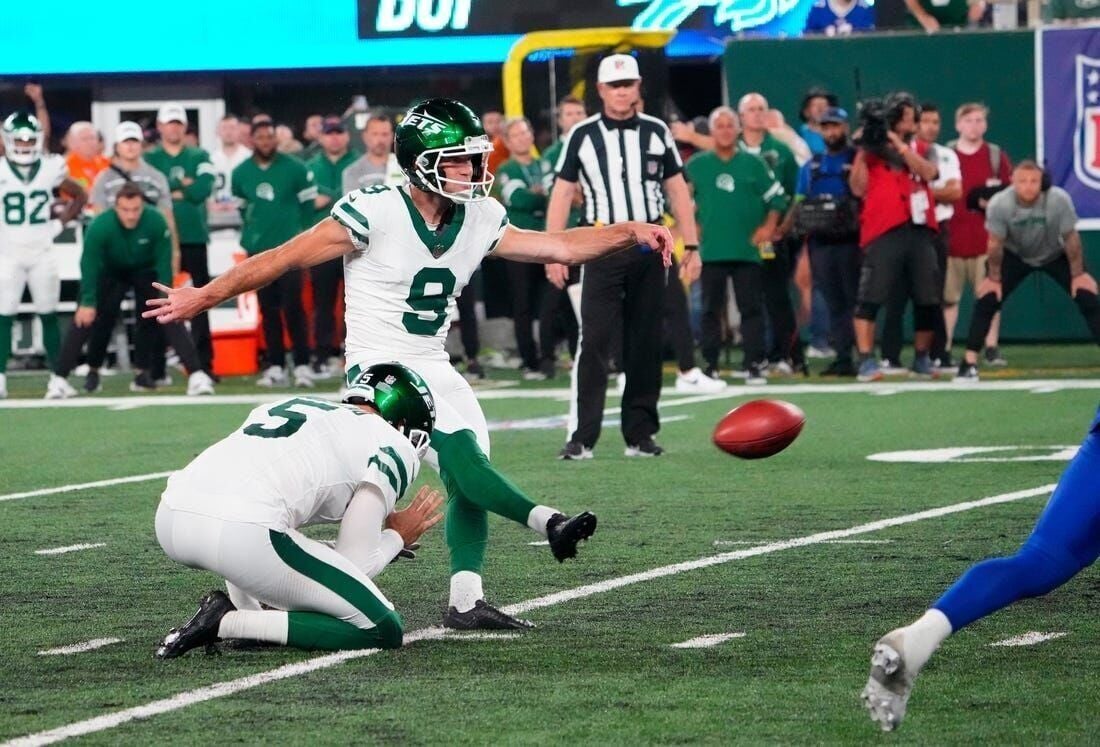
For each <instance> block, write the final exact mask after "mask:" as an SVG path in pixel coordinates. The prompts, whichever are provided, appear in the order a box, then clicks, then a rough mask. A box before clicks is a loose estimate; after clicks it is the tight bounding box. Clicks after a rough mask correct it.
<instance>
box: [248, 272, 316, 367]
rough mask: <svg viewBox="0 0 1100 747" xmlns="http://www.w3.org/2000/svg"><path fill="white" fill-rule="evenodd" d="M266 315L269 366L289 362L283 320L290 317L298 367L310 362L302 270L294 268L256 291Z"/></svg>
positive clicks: (261, 311)
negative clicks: (284, 339)
mask: <svg viewBox="0 0 1100 747" xmlns="http://www.w3.org/2000/svg"><path fill="white" fill-rule="evenodd" d="M256 295H257V296H259V299H260V314H261V315H262V316H263V327H264V340H265V342H266V343H267V365H269V366H284V365H286V347H285V346H284V345H283V320H284V318H285V320H286V327H287V330H288V331H289V332H290V343H291V346H292V347H293V357H294V365H295V366H305V365H308V364H309V336H308V335H307V332H306V312H305V309H304V308H303V307H302V271H301V270H290V271H289V272H287V273H286V274H285V275H283V276H282V277H280V278H279V279H278V280H276V281H275V282H273V283H272V284H271V285H266V286H264V287H263V288H260V290H258V291H257V292H256Z"/></svg>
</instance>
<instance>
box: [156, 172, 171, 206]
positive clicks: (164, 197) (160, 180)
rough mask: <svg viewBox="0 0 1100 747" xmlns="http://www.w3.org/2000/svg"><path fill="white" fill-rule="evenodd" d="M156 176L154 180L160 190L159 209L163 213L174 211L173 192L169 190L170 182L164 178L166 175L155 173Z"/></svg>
mask: <svg viewBox="0 0 1100 747" xmlns="http://www.w3.org/2000/svg"><path fill="white" fill-rule="evenodd" d="M155 174H156V176H154V177H153V179H154V180H155V181H156V183H157V189H159V190H160V199H159V200H157V207H158V208H160V209H161V210H163V211H169V212H170V211H171V210H172V191H171V190H170V189H168V180H167V179H165V178H164V174H162V173H160V172H159V171H157V172H155Z"/></svg>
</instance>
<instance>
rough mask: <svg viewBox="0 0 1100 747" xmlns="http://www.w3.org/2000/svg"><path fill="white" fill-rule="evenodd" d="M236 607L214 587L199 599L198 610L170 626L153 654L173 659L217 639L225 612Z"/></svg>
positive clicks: (157, 656)
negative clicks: (180, 623) (185, 619)
mask: <svg viewBox="0 0 1100 747" xmlns="http://www.w3.org/2000/svg"><path fill="white" fill-rule="evenodd" d="M235 609H237V608H236V607H235V606H233V602H231V601H229V597H228V596H226V595H225V592H224V591H219V590H218V589H215V590H214V591H211V592H209V593H207V595H206V596H204V597H203V598H202V599H201V600H199V611H198V612H196V613H195V616H194V617H192V618H191V619H190V620H188V621H187V622H185V623H184V624H183V625H181V626H180V627H178V628H172V630H170V631H169V632H168V635H166V636H165V637H164V640H163V641H161V642H160V645H159V646H157V650H156V651H155V652H154V654H153V655H154V656H155V657H156V658H158V659H174V658H176V657H177V656H182V655H183V654H185V653H187V652H188V651H190V650H191V649H193V648H197V647H199V646H207V645H209V644H211V643H216V642H217V641H218V625H219V624H220V623H221V621H222V618H223V617H225V615H226V613H227V612H232V611H234V610H235Z"/></svg>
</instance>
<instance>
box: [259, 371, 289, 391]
mask: <svg viewBox="0 0 1100 747" xmlns="http://www.w3.org/2000/svg"><path fill="white" fill-rule="evenodd" d="M256 386H262V387H267V388H268V389H270V388H271V387H274V386H286V374H285V373H284V372H283V367H282V366H268V367H267V368H265V369H264V372H263V373H262V374H261V375H260V378H258V379H256Z"/></svg>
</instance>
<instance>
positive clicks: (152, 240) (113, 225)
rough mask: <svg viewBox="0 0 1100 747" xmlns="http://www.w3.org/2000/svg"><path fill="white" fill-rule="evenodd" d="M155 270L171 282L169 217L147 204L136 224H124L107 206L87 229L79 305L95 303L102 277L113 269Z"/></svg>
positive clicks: (159, 277) (81, 265) (168, 283)
mask: <svg viewBox="0 0 1100 747" xmlns="http://www.w3.org/2000/svg"><path fill="white" fill-rule="evenodd" d="M143 269H151V270H156V273H157V281H158V282H161V283H163V284H165V285H168V286H170V285H172V235H171V233H170V232H169V231H168V221H166V220H165V219H164V216H163V215H161V214H160V211H159V210H157V209H156V208H154V207H149V206H148V205H146V206H145V207H144V208H143V209H142V211H141V218H139V219H138V224H137V225H136V226H134V227H133V228H123V226H122V223H120V222H119V220H118V213H116V212H115V209H114V208H111V209H110V210H105V211H103V212H102V213H100V214H99V215H97V216H96V218H95V220H93V221H92V222H91V225H89V226H88V230H87V231H85V232H84V252H83V254H81V255H80V305H81V306H93V307H94V306H95V305H96V295H97V292H98V289H99V279H100V277H101V276H103V275H104V274H105V273H110V272H111V271H113V270H117V271H124V270H143Z"/></svg>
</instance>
